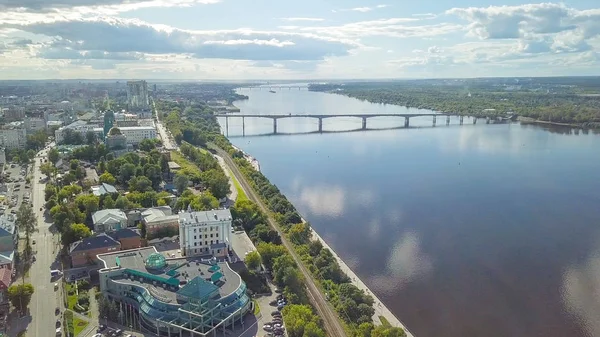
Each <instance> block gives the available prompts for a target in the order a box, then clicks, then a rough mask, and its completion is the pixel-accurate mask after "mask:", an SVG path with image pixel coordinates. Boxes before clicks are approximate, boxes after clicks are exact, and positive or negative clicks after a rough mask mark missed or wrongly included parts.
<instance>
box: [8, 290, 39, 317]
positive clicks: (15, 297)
mask: <svg viewBox="0 0 600 337" xmlns="http://www.w3.org/2000/svg"><path fill="white" fill-rule="evenodd" d="M33 292H34V288H33V286H32V285H31V284H29V283H23V284H13V285H11V286H10V287H8V300H9V301H10V303H11V304H12V305H13V306H14V307H15V308H17V310H19V311H20V312H24V311H25V309H26V308H27V306H28V305H29V301H31V295H33Z"/></svg>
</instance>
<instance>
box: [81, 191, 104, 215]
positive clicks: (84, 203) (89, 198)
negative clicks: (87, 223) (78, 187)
mask: <svg viewBox="0 0 600 337" xmlns="http://www.w3.org/2000/svg"><path fill="white" fill-rule="evenodd" d="M75 203H76V204H77V206H79V209H80V210H81V211H84V212H85V213H86V216H87V218H88V219H90V218H91V216H92V214H93V213H94V212H96V211H97V210H98V209H100V198H99V197H98V196H95V195H93V194H81V195H78V196H77V198H75Z"/></svg>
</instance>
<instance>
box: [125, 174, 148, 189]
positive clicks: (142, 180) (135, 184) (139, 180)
mask: <svg viewBox="0 0 600 337" xmlns="http://www.w3.org/2000/svg"><path fill="white" fill-rule="evenodd" d="M129 191H130V192H135V191H138V192H146V191H152V181H150V179H148V178H147V177H144V176H141V177H135V178H133V179H131V180H130V181H129Z"/></svg>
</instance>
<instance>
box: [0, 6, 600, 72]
mask: <svg viewBox="0 0 600 337" xmlns="http://www.w3.org/2000/svg"><path fill="white" fill-rule="evenodd" d="M599 51H600V5H598V4H597V3H594V2H593V1H589V0H588V1H585V0H582V1H567V2H563V3H558V2H552V3H529V2H524V1H503V2H502V3H499V2H494V1H489V0H486V1H478V2H474V1H467V0H460V1H453V2H449V1H437V2H427V3H402V4H399V3H394V2H392V1H388V2H385V1H369V0H363V1H358V0H352V1H327V2H319V1H315V0H307V1H303V2H298V3H287V2H283V3H281V2H274V1H256V2H253V3H248V2H244V1H241V0H175V1H165V0H132V1H129V2H127V3H125V4H122V3H120V2H119V1H113V0H110V1H99V0H51V1H43V2H41V1H39V0H25V1H14V0H4V1H0V79H77V78H80V79H117V78H135V79H147V80H150V79H156V80H160V79H173V80H177V79H212V80H251V79H264V80H281V79H291V80H294V79H296V80H304V79H316V80H318V79H359V78H369V79H377V78H447V77H450V78H456V77H488V76H491V77H494V76H581V75H600V71H598V69H600V67H599V66H600V53H599Z"/></svg>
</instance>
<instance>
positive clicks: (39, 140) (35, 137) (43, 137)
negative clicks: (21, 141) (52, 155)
mask: <svg viewBox="0 0 600 337" xmlns="http://www.w3.org/2000/svg"><path fill="white" fill-rule="evenodd" d="M53 134H54V133H53ZM47 140H48V135H47V134H46V131H45V130H38V131H36V132H35V133H34V134H32V135H30V136H27V148H28V149H35V150H39V149H41V148H43V147H44V145H45V144H46V141H47Z"/></svg>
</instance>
